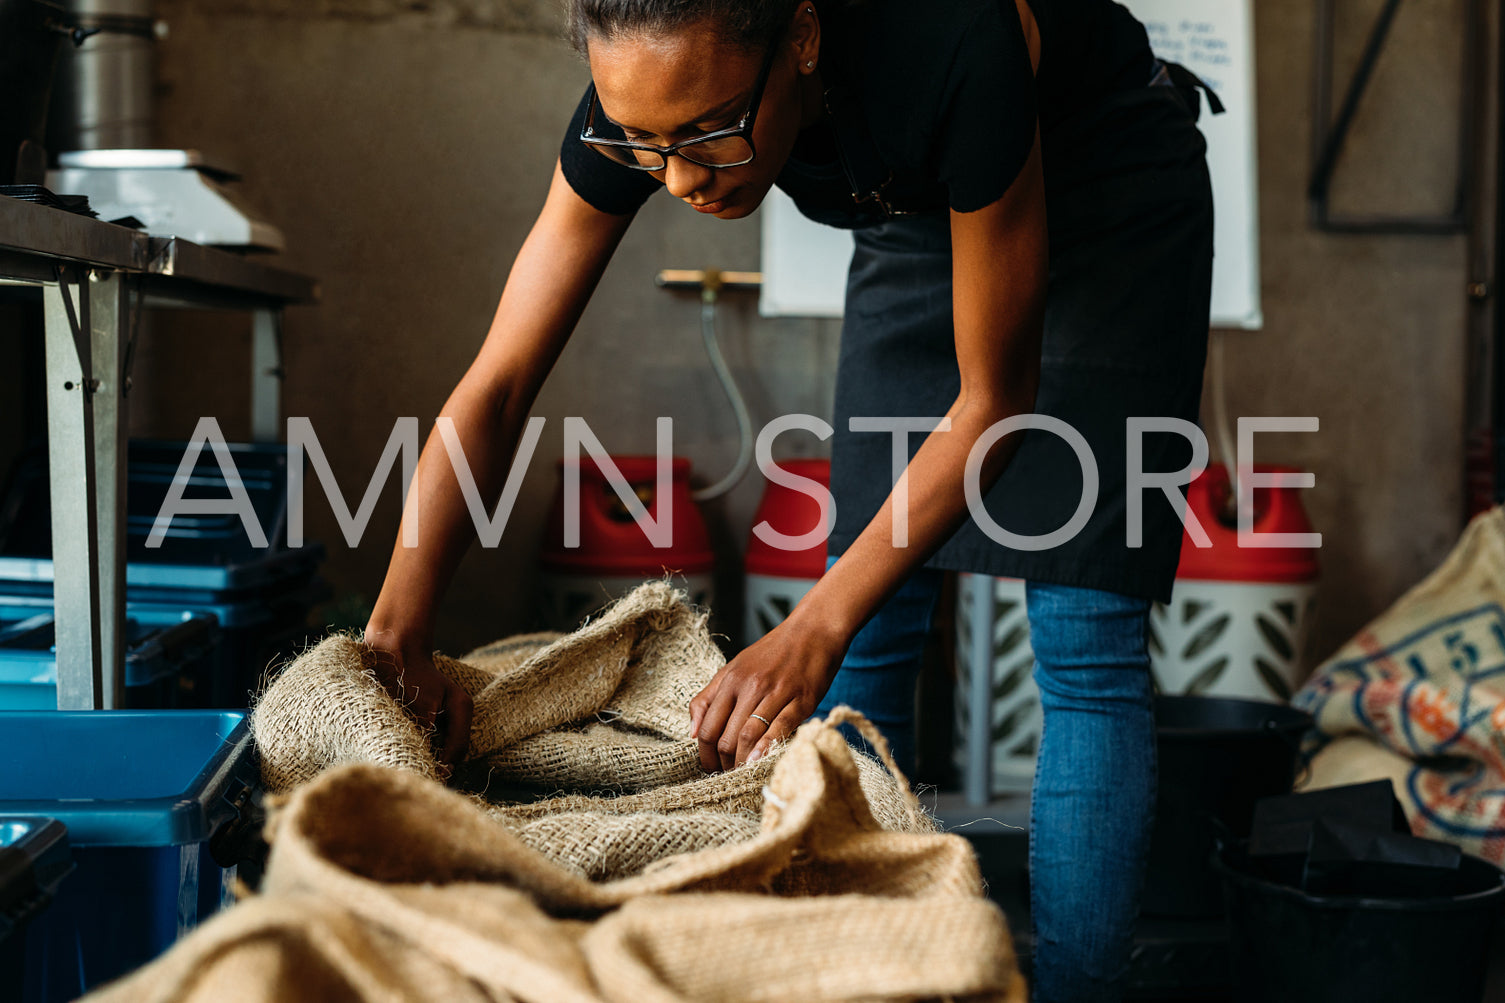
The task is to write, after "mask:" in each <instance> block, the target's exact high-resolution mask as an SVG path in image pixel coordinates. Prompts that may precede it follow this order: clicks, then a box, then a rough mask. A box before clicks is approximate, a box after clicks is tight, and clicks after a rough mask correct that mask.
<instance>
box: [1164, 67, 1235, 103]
mask: <svg viewBox="0 0 1505 1003" xmlns="http://www.w3.org/2000/svg"><path fill="white" fill-rule="evenodd" d="M1157 63H1158V67H1157V69H1156V72H1155V77H1154V79H1153V80H1152V81H1151V83H1158V82H1160V80H1161V79H1162V75H1163V78H1164V79H1168V80H1169V82H1170V83H1171V84H1172V85H1174V86H1176V87H1182V88H1192V89H1195V90H1199V91H1201V92H1202V93H1203V94H1206V95H1207V107H1208V108H1211V109H1212V113H1213V114H1214V115H1221V114H1223V112H1224V111H1226V110H1227V109H1226V108H1224V107H1223V102H1222V100H1221V99H1220V98H1219V97H1218V96H1217V94H1216V92H1214V91H1213V89H1212V88H1211V87H1208V86H1207V84H1206V83H1204V82H1203V81H1202V78H1201V77H1199V76H1197V75H1196V74H1195V73H1193V72H1192V71H1191V70H1188V69H1187V68H1186V67H1184V66H1182V65H1181V64H1180V63H1170V62H1165V61H1164V60H1157Z"/></svg>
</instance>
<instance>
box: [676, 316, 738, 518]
mask: <svg viewBox="0 0 1505 1003" xmlns="http://www.w3.org/2000/svg"><path fill="white" fill-rule="evenodd" d="M716 299H717V296H716V290H714V289H711V288H707V289H704V290H702V292H701V294H700V336H701V339H702V340H704V342H705V353H706V355H708V356H710V359H711V369H712V371H714V372H715V374H716V379H718V380H720V381H721V388H722V389H723V390H725V391H726V397H727V400H729V401H731V404H732V412H733V413H734V414H735V415H736V416H737V433H738V435H739V436H740V441H739V442H738V445H737V461H736V462H735V463H734V464H732V469H731V470H730V471H728V472H727V475H726V476H725V477H723V478H721V480H719V481H717V482H716V483H715V484H712V485H710V486H709V487H704V488H701V489H700V490H699V491H696V492H694V493H693V494H692V495H691V497H693V498H694V499H695V500H696V501H698V502H702V501H710V500H711V499H712V498H720V497H721V496H722V495H724V494H726V493H727V492H728V491H730V490H731V489H732V488H734V487H736V486H737V483H738V482H739V481H741V480H742V478H743V477H744V476H745V475H746V474H747V468H748V467H750V466H752V458H753V427H752V415H750V414H748V411H747V402H746V401H745V400H743V399H742V391H741V390H739V389H738V388H737V381H736V380H734V379H732V371H731V370H730V369H729V368H727V365H726V358H725V356H723V355H722V354H721V344H720V342H719V341H717V339H716Z"/></svg>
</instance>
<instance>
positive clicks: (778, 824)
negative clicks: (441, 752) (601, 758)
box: [97, 714, 1025, 1003]
mask: <svg viewBox="0 0 1505 1003" xmlns="http://www.w3.org/2000/svg"><path fill="white" fill-rule="evenodd" d="M851 719H852V716H851V715H849V714H838V715H833V718H832V720H831V721H830V722H827V723H823V722H811V723H808V724H806V725H805V726H803V727H802V728H801V729H800V731H799V732H798V733H797V734H796V736H795V737H794V739H793V740H792V741H791V742H790V743H789V744H788V746H787V747H786V749H785V751H784V753H783V755H782V756H781V757H780V760H779V763H778V766H777V768H776V769H775V770H774V771H773V773H772V776H770V777H769V778H768V792H767V797H766V800H765V804H764V806H763V809H762V816H761V822H760V828H759V832H758V833H757V835H755V836H753V837H751V838H749V839H745V840H743V841H741V842H736V843H732V844H730V845H724V846H719V847H715V848H712V849H706V850H702V851H699V852H690V853H681V854H677V855H674V856H671V857H668V858H666V859H663V860H662V861H660V862H659V863H658V864H657V866H654V867H651V868H648V869H647V870H645V871H643V872H642V873H639V874H636V875H634V876H631V877H627V878H622V879H619V880H614V881H606V882H598V881H591V880H588V879H587V878H586V877H585V876H583V875H582V874H580V873H578V872H577V871H575V870H571V869H567V868H564V867H560V866H558V865H555V864H553V863H551V862H550V861H549V860H548V859H546V858H545V857H543V856H541V855H539V854H537V853H535V852H534V851H533V850H531V849H529V847H528V846H527V845H525V843H524V842H523V840H522V839H521V838H519V837H518V836H517V835H515V834H513V833H512V832H510V831H508V830H507V829H506V828H505V827H503V826H499V825H497V824H496V822H495V820H494V819H492V818H491V817H490V816H488V815H487V814H486V813H485V812H484V811H483V810H482V809H481V808H480V807H478V806H477V805H476V804H475V803H474V802H473V801H472V800H471V799H469V798H467V797H466V796H464V795H462V794H460V793H457V792H453V791H449V790H446V789H445V788H444V787H442V786H441V785H440V784H438V783H436V782H434V781H432V780H429V779H426V778H424V777H422V776H421V775H418V774H416V773H414V772H409V771H399V770H394V769H390V768H381V767H376V766H370V765H350V766H345V767H341V768H338V769H334V770H331V771H329V772H327V773H325V774H324V775H323V776H321V777H319V778H318V779H316V780H314V781H312V782H311V783H309V784H306V785H304V786H302V787H300V788H299V789H298V790H296V791H295V792H294V793H293V794H292V795H291V797H290V798H289V799H288V801H287V803H286V805H285V807H284V808H283V809H282V810H281V811H280V812H279V813H278V814H277V816H276V818H275V820H274V823H273V827H272V828H273V837H274V838H273V849H272V855H271V858H270V861H269V865H268V870H267V875H266V880H265V882H264V893H263V894H262V895H260V896H257V897H255V898H252V899H250V900H248V901H246V902H243V903H241V904H240V905H238V906H236V907H235V908H234V909H232V910H230V911H229V912H228V913H226V914H223V915H222V916H220V917H217V918H216V919H214V920H212V921H211V922H210V923H208V924H207V925H206V926H204V927H203V928H201V929H200V930H198V931H197V932H195V933H194V934H192V935H190V936H189V937H188V938H187V939H185V940H184V941H182V942H181V943H180V944H179V945H178V946H177V947H175V948H174V949H173V950H172V951H170V952H169V953H168V954H167V955H165V956H164V957H163V958H161V959H159V960H158V961H157V962H155V963H153V964H152V965H150V966H148V967H147V968H145V969H143V970H141V971H139V972H137V973H136V974H134V975H132V976H130V977H128V978H127V979H125V980H123V981H122V982H120V983H117V984H116V985H114V986H112V987H109V988H107V989H106V990H105V991H104V992H102V993H99V994H97V998H98V999H100V1000H105V1001H117V1003H125V1001H145V1000H167V999H171V1000H182V1001H188V1003H198V1001H206V1003H207V1001H209V1000H215V1001H221V1000H224V1001H230V1003H238V1001H264V1000H266V1001H269V1000H279V1001H293V1003H299V1001H303V1000H309V1001H312V1000H326V999H355V1000H408V999H445V1000H449V999H458V1000H517V1001H524V1003H535V1001H536V1003H544V1001H547V1003H574V1001H579V1003H601V1001H610V1003H627V1001H632V1003H685V1001H690V1000H695V1001H727V1003H731V1001H734V1000H735V1001H744V1000H769V1001H772V1000H780V1001H783V1000H812V1001H814V1000H851V1001H857V1000H921V999H934V998H942V997H944V998H950V999H965V1000H976V1001H983V1000H988V1001H1011V1003H1022V1001H1023V1000H1024V999H1025V995H1024V986H1023V981H1022V979H1021V978H1020V977H1019V975H1018V972H1017V970H1016V968H1015V965H1014V958H1013V953H1012V947H1011V942H1010V939H1009V935H1008V930H1007V927H1006V925H1005V923H1004V921H1003V917H1002V914H1001V913H1000V912H999V910H998V909H997V907H996V906H994V905H992V904H991V903H989V902H987V901H986V899H984V898H983V897H982V895H981V882H980V879H979V875H978V870H977V864H976V860H975V857H974V856H973V854H972V851H971V849H970V847H969V846H968V845H967V843H966V842H965V841H964V840H963V839H962V838H961V837H958V836H952V835H944V834H939V833H934V832H923V833H922V832H911V833H900V832H890V831H885V830H884V829H882V828H881V827H880V826H879V824H878V822H877V821H876V819H875V818H874V817H873V814H872V811H871V810H870V808H869V807H868V804H867V799H866V797H865V795H864V794H863V790H862V785H861V782H860V779H859V765H858V761H859V759H860V758H861V757H856V756H855V755H854V753H853V752H852V751H851V749H850V748H849V747H848V745H847V744H846V742H845V741H844V740H843V739H842V737H841V735H840V734H839V733H838V732H837V731H836V725H837V724H838V723H840V722H841V721H844V720H851ZM734 772H736V771H734ZM618 817H619V818H626V817H630V816H618ZM770 892H772V893H773V894H772V895H770V894H769V893H770ZM781 896H791V897H781Z"/></svg>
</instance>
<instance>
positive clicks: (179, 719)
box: [0, 710, 260, 1003]
mask: <svg viewBox="0 0 1505 1003" xmlns="http://www.w3.org/2000/svg"><path fill="white" fill-rule="evenodd" d="M259 783H260V775H259V769H258V765H257V762H256V757H255V752H254V748H253V746H252V742H251V734H250V727H249V724H248V723H247V721H246V717H245V715H244V714H243V713H238V712H231V711H192V710H185V711H0V823H3V822H5V821H7V820H9V819H12V818H17V817H21V816H37V815H41V816H48V817H51V818H55V819H57V820H58V821H60V822H62V823H63V824H64V825H66V826H67V827H68V838H69V842H70V844H71V846H72V851H73V859H74V861H75V862H76V864H77V870H76V871H75V872H74V874H73V876H72V877H71V878H70V879H69V880H68V881H67V882H65V883H64V884H63V885H62V886H61V888H60V889H59V890H58V894H57V896H56V897H55V899H54V900H53V903H52V906H51V907H50V908H49V909H47V910H45V911H44V912H43V913H41V914H40V915H39V916H37V917H36V918H35V919H34V920H33V921H32V922H31V924H30V925H29V927H28V928H27V931H26V935H25V939H26V957H27V966H26V972H25V978H24V983H23V987H22V990H23V991H22V995H21V998H22V999H23V1000H25V1001H26V1003H53V1001H61V1000H71V999H74V998H76V997H77V996H79V995H80V994H82V993H84V992H86V991H88V990H90V989H93V988H97V987H98V986H100V985H102V984H104V983H105V982H108V981H109V980H111V979H114V978H116V977H117V976H120V975H123V974H125V973H126V972H129V971H131V970H132V969H134V968H136V967H138V966H140V965H142V964H144V963H145V962H147V961H150V960H151V959H152V958H154V957H156V956H157V955H158V954H159V953H161V952H162V951H163V950H165V949H166V948H168V947H170V946H172V944H173V942H174V941H176V940H177V939H178V937H179V936H181V935H182V934H183V933H185V932H187V931H188V930H190V929H192V928H193V927H194V926H196V925H197V924H198V923H199V922H200V921H201V920H202V919H204V918H206V917H207V916H209V915H210V914H212V913H214V912H216V911H217V910H218V909H219V908H220V907H221V905H222V903H224V902H225V901H226V900H227V899H228V888H229V883H230V881H231V880H232V879H233V877H234V874H235V868H234V864H235V863H236V862H237V861H233V860H228V859H225V860H216V859H215V853H214V848H215V847H222V846H224V845H227V844H230V843H234V842H236V841H237V840H238V839H239V838H240V836H241V833H240V831H239V830H240V829H241V828H242V827H244V826H245V825H246V824H249V823H248V822H245V821H243V820H242V816H243V814H246V815H249V814H250V813H249V812H247V811H246V807H247V805H248V804H249V803H250V801H251V800H252V795H253V794H255V793H256V789H257V787H258V785H259ZM3 978H4V976H3V975H0V979H3Z"/></svg>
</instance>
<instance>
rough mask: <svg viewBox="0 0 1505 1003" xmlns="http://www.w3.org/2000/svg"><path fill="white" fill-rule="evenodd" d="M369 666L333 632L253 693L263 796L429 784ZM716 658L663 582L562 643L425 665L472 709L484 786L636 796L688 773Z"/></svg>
mask: <svg viewBox="0 0 1505 1003" xmlns="http://www.w3.org/2000/svg"><path fill="white" fill-rule="evenodd" d="M379 657H381V656H380V654H379V653H378V652H374V651H373V650H372V649H370V648H368V647H366V646H365V645H364V644H361V643H360V642H359V641H357V640H356V639H355V638H353V637H349V636H346V635H339V634H337V635H334V636H331V637H328V638H326V639H325V640H324V641H322V642H321V643H319V644H318V645H317V646H315V647H314V648H311V649H310V650H308V651H307V652H305V653H304V654H303V655H302V656H300V657H299V658H297V659H296V660H294V661H293V662H292V663H291V664H289V665H288V666H287V667H286V668H285V669H284V670H283V671H282V673H281V674H280V675H279V676H278V677H277V679H276V681H275V682H273V683H272V685H271V686H270V687H269V688H268V689H267V691H266V692H265V693H264V694H263V695H262V696H261V698H260V699H259V701H258V702H257V706H256V712H255V715H254V718H253V728H254V730H255V734H256V743H257V746H258V747H259V749H260V752H261V757H262V778H263V782H264V783H265V784H266V786H267V788H268V789H269V790H272V791H275V792H281V791H287V790H291V789H292V788H294V787H296V786H298V785H299V784H302V783H306V782H308V781H309V780H312V779H313V778H314V777H316V776H318V775H319V773H320V772H322V771H323V770H326V769H328V768H329V767H331V766H336V765H340V764H343V763H357V762H362V763H376V764H379V765H383V766H392V767H395V768H397V769H403V770H408V771H410V772H415V773H419V774H421V775H423V776H427V777H433V778H438V777H440V776H441V775H442V772H443V771H442V770H441V768H440V766H439V763H438V761H437V760H436V759H435V756H434V753H433V748H432V742H431V736H430V735H428V734H427V733H425V732H424V730H423V729H421V728H420V727H419V726H418V725H417V724H415V723H414V722H413V721H412V719H411V718H409V717H408V716H407V715H406V714H405V713H404V712H403V710H402V706H401V704H399V703H398V702H397V701H396V700H393V699H392V697H391V696H389V695H388V694H387V692H386V690H385V689H383V687H382V686H381V684H380V683H379V682H378V681H377V678H376V676H375V674H374V672H373V668H374V666H375V664H376V660H377V659H378V658H379ZM724 662H725V659H724V658H723V657H722V655H721V652H720V650H719V649H718V648H717V647H716V644H715V642H714V641H713V640H712V638H711V636H710V633H709V632H708V631H707V629H706V616H705V614H703V613H701V612H698V611H696V610H695V609H693V608H691V607H690V606H689V605H688V604H686V603H685V602H684V597H683V594H682V593H679V592H676V591H675V590H674V589H672V588H671V587H670V586H669V585H668V584H667V583H664V582H650V583H647V584H645V585H643V586H641V587H639V588H638V589H636V590H635V591H633V592H632V593H630V594H629V595H627V596H625V597H624V598H622V599H620V600H618V601H617V602H616V603H615V604H613V605H612V606H611V607H610V608H609V609H608V610H606V611H605V612H604V613H603V614H602V615H601V616H600V617H599V618H598V619H596V620H594V621H593V622H591V623H589V624H587V625H586V626H585V627H582V628H581V629H580V630H577V631H575V632H574V633H572V634H567V635H563V636H559V635H548V634H535V635H527V636H524V637H520V638H513V639H510V640H507V641H501V642H497V643H496V644H491V645H487V646H486V647H484V648H480V649H477V650H476V651H474V652H472V653H471V654H470V655H469V656H467V657H466V658H465V659H464V660H460V659H453V658H448V657H446V656H444V655H436V656H435V658H434V663H435V665H436V666H437V667H438V669H439V670H440V671H441V672H443V673H444V674H445V675H447V676H448V677H449V678H450V679H452V680H454V681H455V682H457V683H459V684H460V685H461V686H462V687H463V688H464V689H465V690H466V692H467V693H469V694H470V695H471V698H472V699H473V700H474V702H475V714H474V718H473V720H472V724H471V733H470V758H471V760H472V761H473V763H484V764H485V767H486V769H487V770H488V771H489V772H490V773H491V774H493V776H492V779H494V780H501V781H504V782H506V781H515V782H521V783H536V784H541V785H547V786H557V787H565V788H570V789H578V790H594V789H602V788H608V787H610V788H612V789H619V790H620V789H638V788H641V787H644V786H649V785H652V784H662V783H669V782H675V781H677V780H684V779H689V777H691V776H692V775H693V774H692V773H691V770H692V769H694V770H695V771H696V772H698V766H697V765H696V764H697V763H698V761H699V760H698V756H695V757H693V758H692V756H691V755H690V753H693V751H694V747H693V742H692V741H691V739H692V736H691V735H690V717H689V709H688V708H689V703H690V699H691V698H692V697H694V696H695V694H696V693H698V692H700V690H701V689H703V688H704V687H705V685H706V683H708V682H710V680H711V677H712V676H714V675H715V674H716V671H717V670H718V669H720V668H721V666H722V665H723V664H724ZM590 724H598V725H602V726H603V727H599V728H594V729H592V728H590V727H589V725H590ZM673 743H678V747H673ZM686 750H689V751H688V752H687V751H686Z"/></svg>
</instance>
